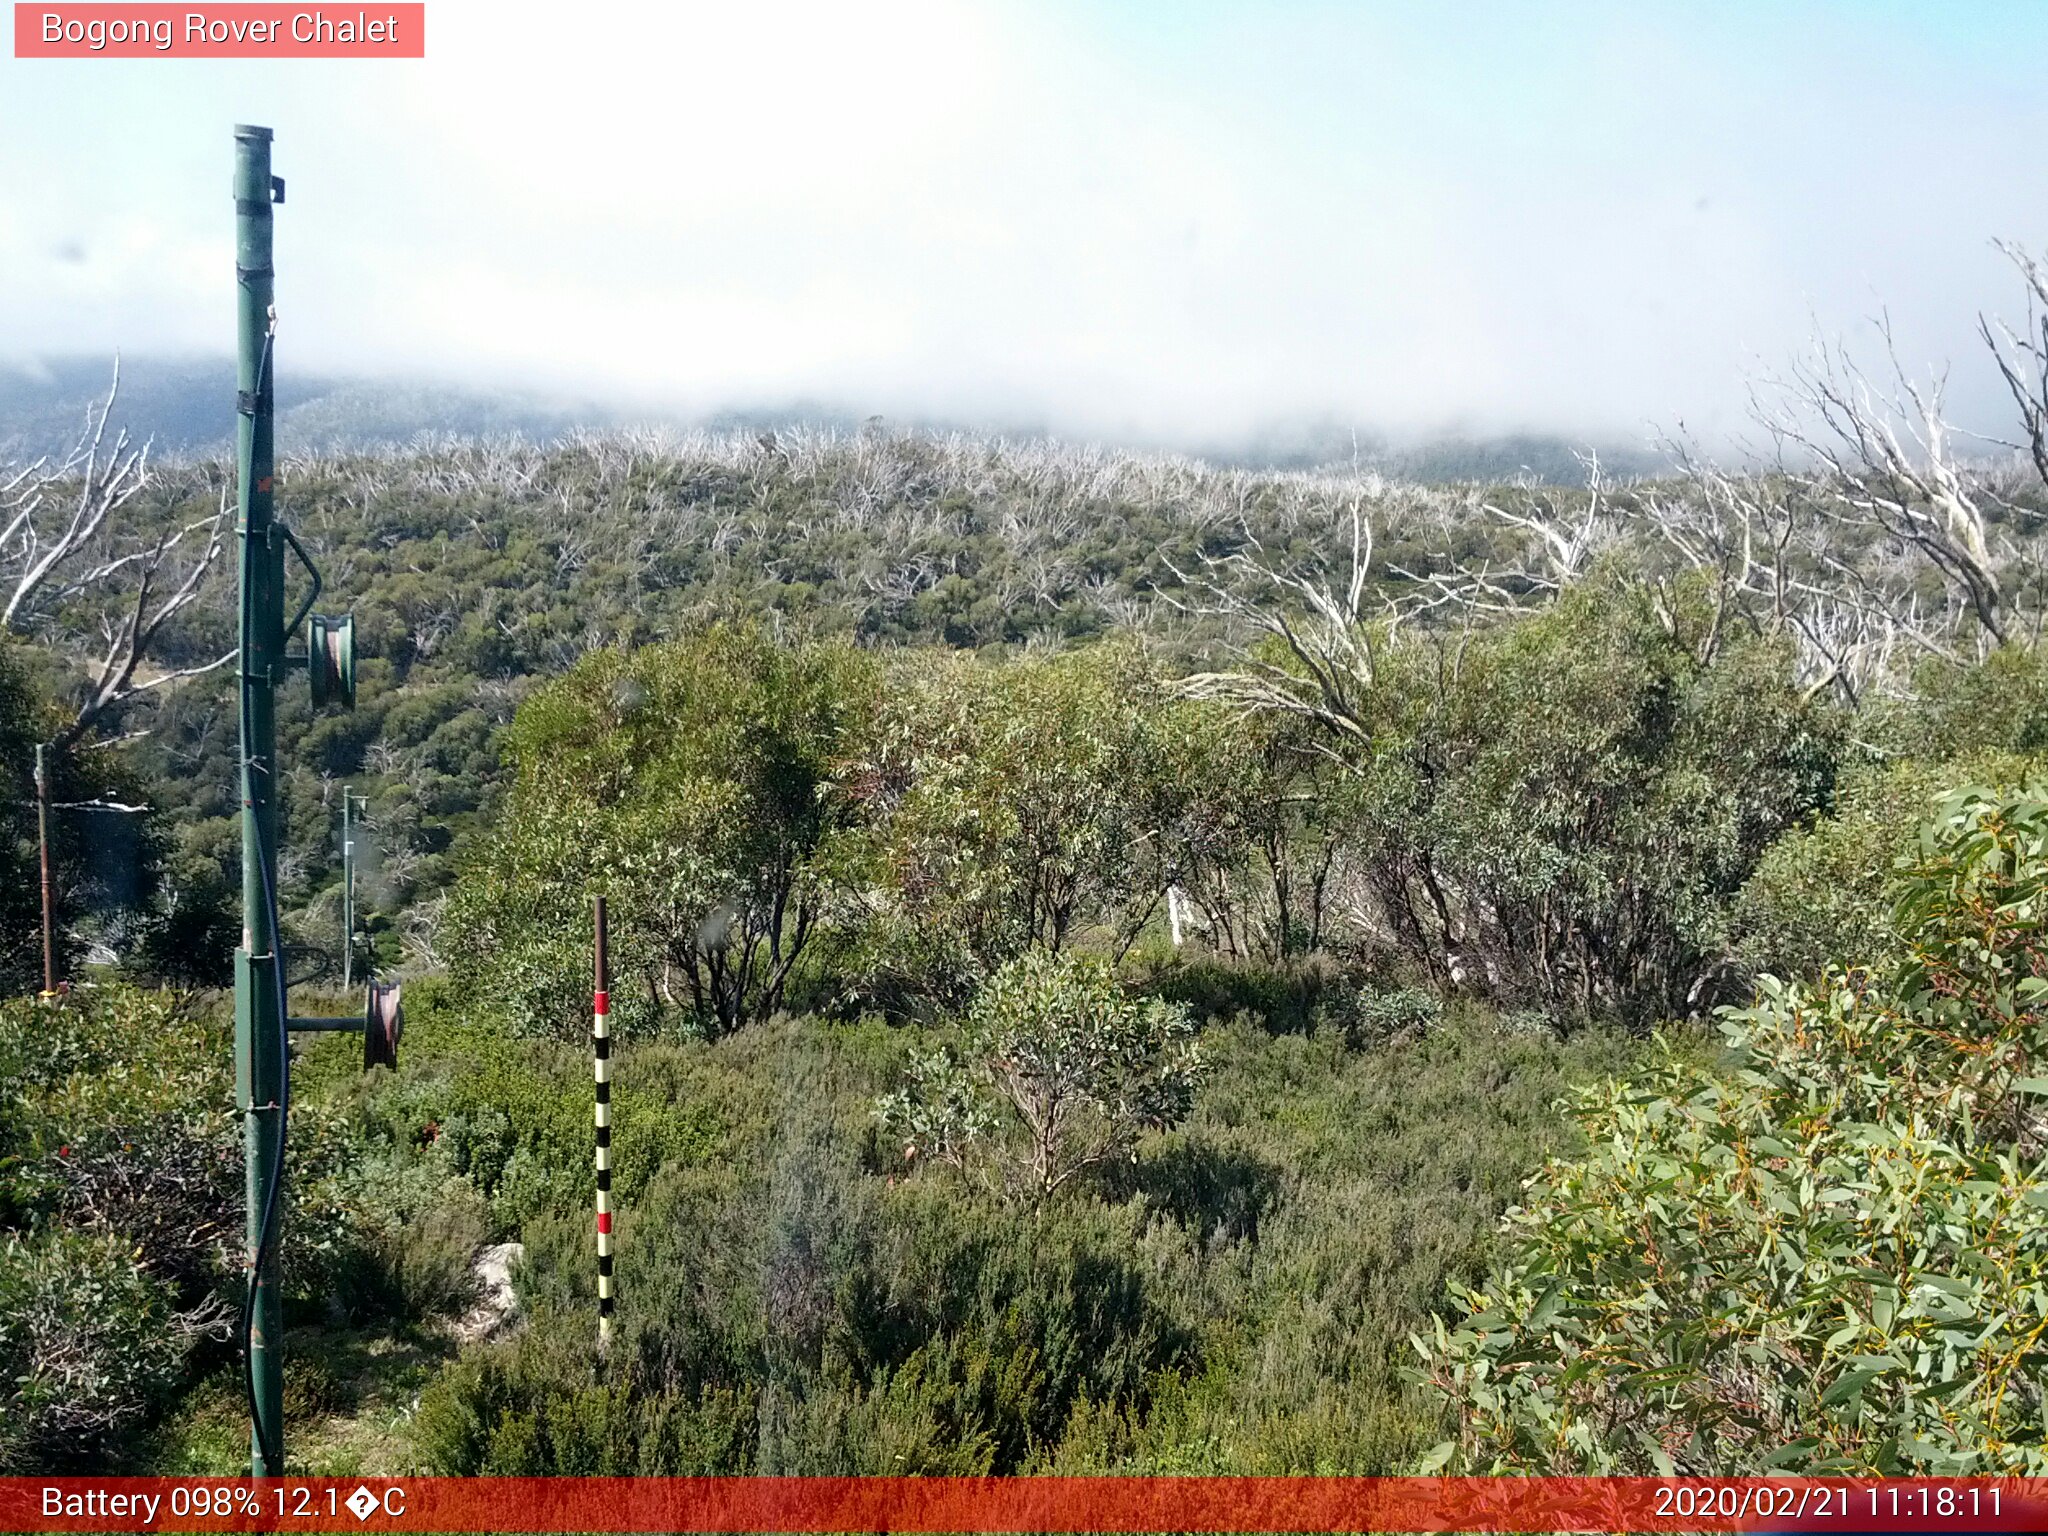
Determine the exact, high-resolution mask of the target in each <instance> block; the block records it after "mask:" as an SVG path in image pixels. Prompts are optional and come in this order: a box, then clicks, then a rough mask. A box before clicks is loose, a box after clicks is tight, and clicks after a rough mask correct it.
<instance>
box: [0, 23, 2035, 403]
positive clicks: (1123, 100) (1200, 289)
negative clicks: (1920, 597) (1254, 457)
mask: <svg viewBox="0 0 2048 1536" xmlns="http://www.w3.org/2000/svg"><path fill="white" fill-rule="evenodd" d="M428 17H429V43H428V58H427V59H426V60H424V61H420V62H399V61H394V62H389V63H360V62H329V61H276V62H245V61H233V62H227V61H223V62H204V61H187V60H169V61H166V60H147V61H132V62H131V61H104V62H71V61H62V62H59V61H42V60H15V59H13V58H11V57H10V58H5V59H0V144H4V146H5V150H6V153H5V154H4V156H0V292H4V293H6V294H7V295H8V298H7V300H6V302H5V303H4V304H0V362H6V363H11V364H13V365H15V366H23V365H29V364H32V360H33V359H34V358H35V357H37V356H43V355H49V354H52V353H56V352H73V351H82V350H98V349H105V348H110V347H114V346H119V347H122V348H124V349H126V350H127V351H129V352H131V353H136V352H150V351H158V350H179V351H196V350H218V349H219V348H220V347H221V346H222V344H223V343H224V342H225V341H226V340H227V339H228V338H230V337H231V336H232V308H231V303H232V286H231V279H229V277H228V276H227V274H228V271H229V264H230V260H231V258H230V236H231V208H230V205H229V202H228V199H227V191H226V186H227V172H228V166H229V139H228V128H229V125H230V124H232V123H234V122H236V121H256V122H264V123H268V124H270V125H271V126H273V127H275V128H276V130H277V134H278V139H277V168H278V170H279V171H280V173H282V174H283V175H285V176H286V178H287V179H288V181H289V183H290V186H291V201H290V202H289V203H288V204H287V206H286V207H285V208H284V209H283V210H282V211H281V213H280V217H279V234H278V261H279V269H280V311H281V314H282V316H283V329H282V332H281V337H280V348H281V351H280V356H281V360H282V363H283V366H286V367H291V366H299V367H304V368H306V369H308V370H314V369H317V370H321V371H330V370H336V369H344V370H351V371H364V372H371V373H378V374H403V375H414V376H417V375H420V374H428V375H432V376H436V377H440V378H446V379H450V380H456V381H464V382H473V383H474V382H481V383H511V384H518V385H522V386H528V387H535V388H540V389H543V390H551V391H559V392H562V393H565V394H573V395H586V396H598V397H602V398H607V399H613V400H619V401H622V402H626V403H629V404H631V403H640V404H644V405H645V406H647V407H648V408H649V409H659V410H663V411H674V410H681V411H697V410H718V409H722V408H727V407H733V406H770V407H772V406H775V405H778V404H781V403H785V402H788V401H791V400H807V401H816V402H821V403H828V404H832V405H835V406H838V407H841V408H844V409H847V410H850V411H854V412H858V413H861V414H866V413H868V412H870V411H874V412H881V413H883V414H886V415H893V416H899V417H906V416H909V417H914V416H944V417H947V418H951V419H970V420H983V421H989V422H998V423H1017V422H1034V423H1042V424H1043V425H1046V426H1048V427H1051V428H1053V429H1055V430H1059V431H1062V432H1066V433H1070V434H1074V435H1083V436H1101V437H1109V438H1120V437H1123V438H1129V437H1136V438H1144V439H1147V440H1154V441H1156V440H1162V439H1163V440H1167V441H1185V442H1199V443H1213V442H1218V441H1224V440H1229V439H1232V438H1242V437H1247V436H1249V435H1251V434H1253V433H1256V432H1258V431H1260V430H1263V429H1266V428H1270V427H1274V426H1277V425H1285V424H1289V423H1296V422H1301V421H1307V420H1317V421H1325V422H1337V423H1344V424H1355V425H1357V426H1359V427H1361V428H1367V429H1386V430H1392V431H1396V432H1428V431H1435V430H1441V429H1443V428H1446V427H1458V428H1462V429H1465V430H1481V431H1493V430H1503V429H1508V428H1542V429H1551V430H1560V431H1565V432H1571V433H1578V434H1582V435H1588V436H1606V437H1623V438H1631V437H1639V436H1641V435H1642V434H1644V433H1646V432H1648V431H1649V430H1651V429H1653V428H1656V427H1670V426H1672V425H1674V424H1675V423H1677V422H1678V421H1680V420H1683V421H1685V422H1687V423H1688V424H1690V425H1692V426H1694V427H1695V428H1697V429H1699V430H1702V431H1704V432H1706V433H1708V434H1709V435H1716V434H1719V433H1722V432H1726V431H1729V430H1732V429H1734V428H1735V427H1737V426H1739V424H1740V421H1741V416H1742V408H1743V400H1744V380H1745V376H1746V375H1748V374H1752V373H1754V372H1756V371H1757V370H1758V369H1760V368H1766V367H1770V366H1775V365H1779V364H1782V363H1783V362H1785V361H1786V360H1788V359H1789V358H1791V357H1792V356H1793V355H1795V354H1796V353H1797V352H1798V351H1799V350H1800V348H1801V347H1802V346H1803V345H1804V344H1805V343H1806V342H1807V341H1808V339H1809V338H1810V337H1811V335H1812V334H1813V331H1814V329H1815V326H1816V325H1818V327H1819V328H1820V329H1821V330H1822V331H1823V332H1825V333H1828V334H1835V333H1846V334H1848V335H1849V336H1850V337H1851V339H1852V340H1854V339H1855V338H1856V337H1857V335H1858V327H1859V326H1861V325H1862V323H1863V321H1864V320H1865V318H1866V317H1867V316H1869V315H1870V314H1872V313H1873V312H1875V311H1876V310H1877V309H1878V308H1880V307H1881V306H1882V307H1885V308H1887V309H1888V310H1889V312H1890V314H1891V315H1892V317H1893V319H1894V321H1895V323H1896V326H1897V332H1898V336H1899V339H1900V343H1901V349H1902V351H1903V353H1904V354H1905V355H1906V357H1907V360H1908V361H1909V363H1910V364H1911V365H1912V366H1914V367H1916V368H1931V367H1935V366H1939V365H1941V364H1943V363H1944V362H1952V363H1953V365H1954V381H1953V385H1952V393H1953V398H1954V400H1955V401H1956V404H1957V407H1958V410H1959V412H1960V413H1961V414H1963V415H1965V416H1966V417H1969V418H1972V419H1976V420H1982V421H1985V422H1986V423H1987V424H1995V421H1996V419H1997V417H1996V413H1995V410H1994V406H1995V399H1996V397H1995V383H1996V381H1995V378H1994V377H1993V376H1992V375H1991V374H1990V372H1989V370H1988V367H1987V366H1986V365H1985V364H1984V363H1983V362H1982V360H1981V359H1980V358H1979V356H1978V355H1977V349H1976V348H1975V347H1974V346H1973V344H1972V332H1973V330H1974V325H1975V317H1976V315H1977V313H1978V312H1979V310H1983V309H1988V310H1991V311H1993V312H1994V313H1996V312H2011V311H2013V310H2014V308H2015V306H2016V305H2017V303H2018V290H2017V286H2016V284H2015V283H2014V282H2013V281H2012V279H2011V277H2010V274H2009V272H2008V271H2007V270H2006V269H2005V267H2004V264H2003V261H2002V258H2000V257H1999V256H1998V255H1997V253H1996V252H1995V251H1993V250H1992V249H1991V245H1990V242H1991V240H1992V239H1993V237H1997V236H2003V237H2005V238H2008V239H2014V240H2018V241H2022V242H2024V243H2027V244H2030V245H2032V246H2033V247H2035V248H2036V249H2041V248H2044V247H2048V155H2043V154H2042V153H2041V152H2040V146H2041V145H2043V144H2048V132H2044V130H2048V89H2043V88H2042V87H2041V86H2040V85H2039V83H2038V80H2039V74H2040V68H2041V61H2042V60H2043V59H2044V58H2048V5H2039V4H2031V3H2013V4H1998V5H1992V4H1965V3H1959V0H1950V3H1947V4H1919V5H1904V4H1874V3H1858V4H1833V5H1823V4H1811V3H1809V4H1799V3H1780V4H1740V3H1733V4H1731V3H1720V4H1713V5H1707V4H1697V5H1675V4H1656V3H1649V0H1638V3H1635V4H1630V5H1593V4H1571V3H1564V0H1552V3H1538V0H1526V3H1515V4H1506V3H1503V4H1459V3H1441V4H1433V5H1421V4H1414V5H1381V4H1367V3H1354V4H1335V3H1330V4H1284V3H1271V0H1268V3H1260V4H1252V3H1243V4H1225V3H1220V0H1215V3H1186V0H1182V3H1171V4H1169V3H1144V4H1140V3H1126V4H1114V3H1108V0H1103V3H1097V4H1080V3H1063V4H1035V5H1025V4H1018V5H997V4H972V5H950V4H935V3H922V4H909V5H889V4H880V3H875V4H863V5H859V6H854V5H848V4H843V3H842V4H836V5H829V6H822V5H820V6H799V5H774V4H765V5H750V6H746V7H738V6H732V5H717V6H706V5H694V4H687V3H685V4H672V5H665V6H641V5H626V4H599V5H584V6H570V5H552V6H540V5H534V4H527V3H524V0H495V3H484V0H429V7H428Z"/></svg>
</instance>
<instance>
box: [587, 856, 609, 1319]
mask: <svg viewBox="0 0 2048 1536" xmlns="http://www.w3.org/2000/svg"><path fill="white" fill-rule="evenodd" d="M593 905H594V908H595V913H594V915H595V918H596V933H597V946H596V955H595V959H596V962H597V966H596V969H597V987H596V990H595V992H594V993H593V994H592V996H591V1004H590V1044H591V1050H592V1053H593V1055H594V1059H595V1066H596V1072H597V1352H598V1353H599V1354H600V1355H602V1354H603V1353H604V1352H605V1350H606V1349H608V1348H609V1347H610V1345H611V1342H612V1031H611V1020H610V1017H609V1015H610V1013H611V996H610V992H609V988H610V985H611V973H610V969H609V966H608V964H607V962H606V958H605V928H604V898H603V897H602V896H599V897H597V898H595V901H594V904H593Z"/></svg>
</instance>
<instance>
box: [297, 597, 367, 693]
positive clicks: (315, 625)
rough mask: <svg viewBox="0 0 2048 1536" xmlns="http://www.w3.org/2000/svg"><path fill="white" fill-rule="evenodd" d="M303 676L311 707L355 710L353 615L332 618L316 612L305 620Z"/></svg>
mask: <svg viewBox="0 0 2048 1536" xmlns="http://www.w3.org/2000/svg"><path fill="white" fill-rule="evenodd" d="M306 675H307V677H308V678H309V679H310V680H311V682H312V685H313V707H314V708H315V709H324V708H326V707H328V706H329V705H332V706H334V707H335V708H337V709H354V708H355V707H356V621H355V616H354V615H353V614H343V615H342V616H341V617H339V618H332V617H329V616H328V615H326V614H320V613H316V614H314V615H313V616H312V617H311V618H310V619H308V620H307V621H306Z"/></svg>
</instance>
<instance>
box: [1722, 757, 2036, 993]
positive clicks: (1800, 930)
mask: <svg viewBox="0 0 2048 1536" xmlns="http://www.w3.org/2000/svg"><path fill="white" fill-rule="evenodd" d="M2037 761H2038V760H2034V759H2028V758H2024V757H2015V756H2012V755H2009V754H2007V753H2003V752H1979V753H1977V754H1975V755H1973V756H1971V757H1967V758H1963V759H1959V760H1953V761H1942V760H1922V759H1918V758H1909V759H1905V760H1903V761H1900V762H1895V763H1892V764H1889V765H1887V766H1884V767H1881V768H1880V767H1865V768H1862V769H1860V770H1858V771H1855V772H1851V773H1848V774H1845V775H1844V776H1843V780H1842V783H1841V784H1840V786H1839V788H1838V790H1837V794H1836V799H1835V804H1834V807H1833V809H1832V811H1831V812H1830V814H1828V815H1827V816H1824V817H1822V818H1820V819H1819V820H1817V821H1815V822H1814V823H1813V824H1812V825H1811V826H1809V827H1801V828H1797V829H1795V830H1793V831H1790V832H1787V833H1786V834H1785V835H1784V836H1782V837H1780V838H1779V839H1778V840H1777V841H1776V842H1774V843H1772V844H1771V846H1770V847H1769V848H1767V849H1766V850H1764V855H1763V857H1762V858H1761V859H1760V860H1758V861H1757V867H1756V872H1755V873H1754V874H1752V875H1751V876H1750V877H1749V880H1748V882H1747V883H1746V884H1745V885H1744V886H1743V888H1742V892H1741V894H1740V895H1739V896H1737V898H1736V900H1735V904H1734V907H1733V910H1732V912H1731V915H1730V922H1729V928H1730V943H1731V952H1732V955H1733V958H1734V960H1735V962H1736V964H1737V965H1738V966H1739V967H1740V968H1741V970H1742V972H1743V974H1744V975H1745V976H1748V977H1752V978H1753V977H1755V976H1758V975H1761V974H1764V973H1766V972H1768V973H1769V974H1771V975H1774V976H1817V975H1819V974H1820V973H1821V972H1822V971H1823V970H1825V969H1826V968H1827V967H1828V966H1830V965H1834V966H1856V965H1866V964H1869V963H1870V962H1872V961H1873V960H1875V959H1877V958H1878V957H1879V956H1881V955H1883V954H1885V953H1887V952H1889V951H1890V950H1891V949H1892V948H1893V947H1895V945H1896V942H1897V934H1896V933H1895V932H1894V929H1893V924H1892V910H1891V906H1892V904H1891V899H1890V896H1889V892H1890V889H1891V885H1892V881H1893V878H1894V875H1895V872H1896V870H1897V866H1898V864H1899V862H1900V861H1901V860H1903V859H1905V858H1907V857H1908V856H1909V855H1911V854H1912V852H1913V851H1914V849H1915V847H1916V846H1917V844H1918V841H1919V835H1920V825H1921V823H1922V821H1923V820H1924V819H1925V818H1926V817H1927V815H1928V813H1929V812H1930V810H1931V809H1932V808H1933V806H1934V805H1935V803H1936V802H1937V801H1938V800H1940V799H1941V797H1942V796H1943V794H1944V793H1945V792H1946V791H1947V789H1948V787H1949V786H1951V785H1954V784H1960V783H1981V784H1990V785H2004V784H2016V783H2019V782H2020V781H2022V780H2023V779H2024V778H2025V777H2026V776H2027V773H2028V772H2029V771H2030V769H2032V768H2034V767H2035V766H2036V763H2037Z"/></svg>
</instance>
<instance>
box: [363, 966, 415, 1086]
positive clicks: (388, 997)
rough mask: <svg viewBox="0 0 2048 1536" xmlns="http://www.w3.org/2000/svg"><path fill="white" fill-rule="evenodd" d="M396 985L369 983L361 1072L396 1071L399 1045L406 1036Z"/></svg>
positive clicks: (364, 1015) (393, 983) (364, 1009)
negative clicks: (371, 1069)
mask: <svg viewBox="0 0 2048 1536" xmlns="http://www.w3.org/2000/svg"><path fill="white" fill-rule="evenodd" d="M399 990H400V989H399V985H398V983H397V982H395V981H394V982H391V983H390V984H388V985H387V984H385V983H383V982H376V981H373V982H371V983H370V998H369V1002H368V1003H367V1004H366V1005H365V1006H364V1008H363V1070H364V1071H365V1072H367V1071H369V1070H370V1068H372V1067H389V1068H391V1070H392V1071H394V1072H396V1071H397V1070H398V1042H399V1040H400V1039H401V1038H402V1037H403V1036H404V1034H405V1013H404V1011H403V1010H402V1009H401V1008H400V1007H399Z"/></svg>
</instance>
